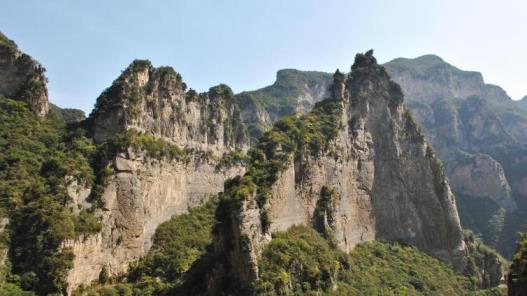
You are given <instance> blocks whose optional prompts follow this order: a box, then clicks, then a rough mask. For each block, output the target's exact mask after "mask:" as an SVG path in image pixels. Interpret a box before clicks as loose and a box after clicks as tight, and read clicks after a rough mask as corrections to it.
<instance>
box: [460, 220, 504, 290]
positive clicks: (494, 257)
mask: <svg viewBox="0 0 527 296" xmlns="http://www.w3.org/2000/svg"><path fill="white" fill-rule="evenodd" d="M463 238H464V241H465V246H466V248H467V252H468V254H469V256H468V257H467V260H468V261H467V265H466V270H465V274H466V275H467V276H468V277H469V279H470V281H471V283H472V285H473V286H474V287H476V288H483V287H495V286H498V285H499V284H500V281H501V279H500V278H491V277H490V274H491V273H492V269H494V268H495V269H500V270H501V271H502V272H504V271H505V269H506V266H507V265H508V262H507V260H505V259H504V258H503V257H502V256H501V255H500V254H498V252H496V251H495V250H493V249H491V248H489V247H487V246H486V245H484V244H483V242H482V241H481V240H480V239H479V238H477V237H476V236H475V235H474V234H473V233H472V232H471V231H470V230H465V231H463Z"/></svg>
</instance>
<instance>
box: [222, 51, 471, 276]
mask: <svg viewBox="0 0 527 296" xmlns="http://www.w3.org/2000/svg"><path fill="white" fill-rule="evenodd" d="M334 78H335V81H334V84H333V88H332V96H333V98H332V99H331V100H326V101H323V102H321V103H320V104H318V105H317V106H316V107H315V108H314V110H313V112H311V113H309V114H307V115H303V116H300V117H296V118H294V119H286V120H282V121H279V122H278V123H277V124H276V125H275V127H274V128H273V129H272V130H271V131H270V132H268V133H267V134H266V135H264V136H263V137H262V138H261V140H260V141H259V143H258V144H257V146H256V148H255V151H254V152H253V157H252V162H251V164H250V165H249V168H248V173H247V174H246V175H245V176H244V177H243V178H239V179H236V180H233V181H231V182H228V183H227V184H226V186H225V187H226V188H225V192H226V196H227V197H228V199H227V201H225V202H224V203H223V204H221V205H220V210H219V213H220V216H221V217H220V218H221V219H223V220H222V221H221V222H222V223H221V224H220V228H219V230H218V244H217V249H218V252H224V253H226V254H227V257H228V258H229V259H228V260H229V262H230V264H229V265H231V266H232V267H233V273H232V276H234V277H235V278H237V279H239V280H240V283H241V285H242V286H243V285H249V283H250V282H251V281H252V280H255V279H256V278H257V277H258V268H257V266H258V265H257V261H258V257H259V255H260V251H261V250H262V248H263V247H264V246H265V245H266V244H267V243H268V242H269V241H270V240H271V239H272V236H271V235H272V233H274V232H278V231H284V230H286V229H288V228H289V227H291V226H293V225H298V224H303V225H313V226H314V227H316V228H317V229H319V230H320V231H322V232H324V233H327V234H328V235H331V236H333V237H334V238H335V239H336V241H337V244H338V246H339V248H341V249H342V250H345V251H349V250H351V249H352V248H353V247H354V246H355V245H356V244H358V243H360V242H363V241H369V240H374V239H386V240H391V241H402V242H406V243H409V244H412V245H414V246H416V247H418V248H420V249H421V250H424V251H426V252H428V253H430V254H433V255H434V256H437V257H439V258H441V259H443V260H444V261H447V262H451V263H453V264H454V266H456V268H458V269H461V268H463V258H462V257H463V252H464V242H463V238H462V232H461V227H460V223H459V218H458V215H457V209H456V204H455V200H454V196H453V195H452V193H451V191H450V187H449V185H448V181H447V179H446V177H445V174H444V171H443V168H442V166H441V164H440V162H439V161H438V159H437V158H436V156H435V154H434V152H433V149H432V148H431V147H430V145H429V144H428V143H427V142H426V141H425V140H424V137H423V136H422V135H421V133H420V131H419V129H418V127H417V125H416V124H415V122H414V120H413V119H412V117H411V115H410V113H409V112H408V111H407V110H406V109H405V107H404V106H403V95H402V92H401V90H400V88H399V86H398V85H397V84H396V83H394V82H393V81H391V80H390V78H389V76H388V74H387V73H386V71H385V70H384V68H383V67H381V66H379V65H377V63H376V61H375V58H373V56H372V55H371V53H366V54H365V55H357V57H356V60H355V64H354V65H353V67H352V72H351V74H350V75H349V76H348V77H347V78H346V77H344V75H343V74H340V73H336V74H335V77H334ZM320 135H324V136H323V140H320V141H317V140H316V139H318V137H319V136H320ZM313 143H315V144H313ZM314 147H315V148H314ZM320 147H322V148H320ZM318 148H320V149H318ZM222 213H223V214H222ZM222 215H223V216H222Z"/></svg>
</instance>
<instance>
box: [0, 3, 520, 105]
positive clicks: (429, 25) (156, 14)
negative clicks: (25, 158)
mask: <svg viewBox="0 0 527 296" xmlns="http://www.w3.org/2000/svg"><path fill="white" fill-rule="evenodd" d="M0 14H1V15H2V17H1V18H0V31H2V32H3V33H4V34H6V35H7V36H8V37H9V38H10V39H13V40H14V41H15V42H16V43H17V44H18V46H19V47H20V49H21V50H22V51H24V52H25V53H28V54H30V55H31V56H33V57H34V58H35V59H36V60H38V61H39V62H40V63H41V64H42V65H43V66H44V67H45V68H46V69H47V77H48V79H49V83H48V89H49V95H50V100H51V102H53V103H55V104H57V105H59V106H61V107H69V108H79V109H82V110H84V111H85V112H87V113H89V112H90V111H91V109H92V107H93V105H94V103H95V100H96V98H97V97H98V96H99V94H100V93H101V92H102V91H103V90H104V89H105V88H107V87H109V86H110V85H111V83H112V81H113V80H114V79H116V78H117V77H118V75H119V74H120V73H121V71H122V70H123V69H124V68H126V67H127V66H128V65H129V64H130V63H131V62H132V61H133V60H134V59H137V58H139V59H149V60H151V61H152V63H153V64H154V66H165V65H168V66H172V67H174V69H175V70H176V71H177V72H179V73H180V74H181V75H182V76H183V80H184V81H185V82H186V83H187V85H188V86H189V87H191V88H194V89H196V90H198V91H206V90H207V89H208V88H209V87H211V86H213V85H217V84H219V83H226V84H228V85H229V86H231V87H232V88H233V90H234V92H240V91H244V90H252V89H258V88H261V87H263V86H266V85H269V84H272V83H273V81H274V79H275V77H276V71H277V70H279V69H283V68H296V69H300V70H319V71H328V72H333V71H335V69H337V68H340V69H341V70H346V71H348V70H349V67H350V66H351V64H352V63H353V59H354V56H355V54H356V53H357V52H364V51H367V50H368V49H370V48H373V49H374V50H375V55H376V57H377V59H378V60H379V62H383V63H384V62H387V61H390V60H392V59H394V58H397V57H408V58H412V57H418V56H421V55H424V54H436V55H439V56H440V57H442V58H443V59H444V60H445V61H447V62H449V63H450V64H453V65H455V66H457V67H458V68H460V69H463V70H474V71H479V72H482V74H483V77H484V79H485V81H486V82H487V83H492V84H497V85H499V86H501V87H503V88H504V89H505V90H506V91H507V93H508V94H509V95H510V96H511V97H512V98H513V99H520V98H522V97H523V96H525V95H527V83H526V82H527V74H526V73H527V71H526V68H527V38H526V37H527V36H526V35H527V34H526V32H527V1H525V0H500V1H497V0H496V1H489V0H426V1H423V0H369V1H366V0H362V1H357V0H348V1H344V0H342V1H337V0H324V1H322V0H265V1H263V0H262V1H256V0H254V1H252V0H239V1H235V0H221V1H219V0H208V1H205V0H188V1H186V0H180V1H176V0H173V1H168V0H167V1H161V0H151V1H146V0H145V1H138V0H137V1H136V0H126V1H124V0H111V1H108V0H90V1H71V0H46V1H42V0H0Z"/></svg>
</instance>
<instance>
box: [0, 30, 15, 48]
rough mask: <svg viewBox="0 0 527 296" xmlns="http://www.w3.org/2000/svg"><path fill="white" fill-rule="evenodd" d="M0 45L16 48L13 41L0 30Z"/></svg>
mask: <svg viewBox="0 0 527 296" xmlns="http://www.w3.org/2000/svg"><path fill="white" fill-rule="evenodd" d="M0 46H6V47H8V48H16V44H15V42H13V40H11V39H9V38H7V36H6V35H4V34H3V33H2V32H0Z"/></svg>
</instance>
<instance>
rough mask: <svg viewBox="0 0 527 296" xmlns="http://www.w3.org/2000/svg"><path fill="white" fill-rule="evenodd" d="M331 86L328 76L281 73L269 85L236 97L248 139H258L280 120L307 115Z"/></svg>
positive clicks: (291, 72)
mask: <svg viewBox="0 0 527 296" xmlns="http://www.w3.org/2000/svg"><path fill="white" fill-rule="evenodd" d="M331 82H332V78H331V75H330V74H329V73H324V72H316V71H298V70H294V69H284V70H280V71H278V73H277V74H276V81H275V83H273V85H270V86H267V87H264V88H262V89H259V90H255V91H247V92H242V93H240V94H237V95H236V100H237V101H238V104H239V105H240V108H241V110H242V118H243V121H244V122H245V124H246V125H247V127H248V129H249V132H250V134H251V136H252V137H253V138H259V137H261V136H262V135H263V133H264V132H265V131H266V130H267V129H269V128H270V127H271V126H272V124H273V122H275V121H277V120H278V119H280V118H282V117H283V116H286V115H291V114H293V113H296V112H300V113H305V112H308V111H310V110H311V109H312V108H313V106H314V104H315V103H316V102H320V101H321V100H323V99H325V98H327V97H328V96H329V85H331Z"/></svg>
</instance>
